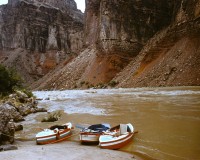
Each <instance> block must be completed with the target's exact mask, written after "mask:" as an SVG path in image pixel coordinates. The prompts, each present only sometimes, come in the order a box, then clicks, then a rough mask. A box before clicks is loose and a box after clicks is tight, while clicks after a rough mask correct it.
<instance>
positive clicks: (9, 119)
mask: <svg viewBox="0 0 200 160" xmlns="http://www.w3.org/2000/svg"><path fill="white" fill-rule="evenodd" d="M37 104H38V102H37V100H36V98H35V97H33V96H31V97H30V96H28V95H27V94H26V93H24V92H22V91H16V92H15V93H13V94H11V95H9V96H8V98H5V99H4V100H2V101H1V102H0V117H1V119H0V151H2V150H10V149H11V150H12V149H16V146H13V145H10V144H13V143H14V141H15V132H16V131H19V130H23V126H22V125H21V124H20V123H19V122H21V121H24V120H25V119H24V117H25V116H27V115H29V114H32V113H37V112H47V110H46V109H44V108H38V107H37Z"/></svg>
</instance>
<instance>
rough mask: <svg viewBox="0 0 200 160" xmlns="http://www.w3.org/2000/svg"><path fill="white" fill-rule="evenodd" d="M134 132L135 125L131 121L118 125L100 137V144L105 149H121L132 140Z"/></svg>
mask: <svg viewBox="0 0 200 160" xmlns="http://www.w3.org/2000/svg"><path fill="white" fill-rule="evenodd" d="M134 133H136V132H134V127H133V125H132V124H130V123H128V124H120V125H117V126H115V127H113V128H111V129H110V130H107V131H106V132H104V134H103V135H101V136H100V137H99V146H100V147H101V148H105V149H120V148H122V147H124V146H125V145H127V144H128V143H129V142H130V141H131V140H132V137H133V135H134Z"/></svg>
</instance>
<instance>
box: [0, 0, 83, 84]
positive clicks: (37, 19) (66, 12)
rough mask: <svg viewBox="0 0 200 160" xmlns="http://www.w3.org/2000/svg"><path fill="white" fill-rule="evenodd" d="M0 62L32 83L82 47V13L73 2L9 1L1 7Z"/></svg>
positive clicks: (53, 0)
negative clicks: (12, 68)
mask: <svg viewBox="0 0 200 160" xmlns="http://www.w3.org/2000/svg"><path fill="white" fill-rule="evenodd" d="M0 22H1V23H0V50H1V51H0V52H1V62H2V63H4V64H5V65H7V66H10V67H14V68H16V69H17V70H18V71H19V72H20V73H21V75H22V76H23V77H24V79H25V81H27V82H33V81H34V80H37V79H38V78H40V77H41V76H43V75H45V74H46V73H48V72H49V71H50V70H52V69H53V68H55V67H56V66H57V65H58V64H59V63H61V62H63V61H64V60H68V59H70V58H71V57H73V56H75V55H77V53H78V52H79V51H80V50H81V49H82V46H83V13H81V11H79V10H78V9H77V6H76V3H75V1H74V0H65V1H64V0H63V1H60V0H59V1H56V0H51V1H42V0H9V2H8V4H7V5H3V6H1V7H0Z"/></svg>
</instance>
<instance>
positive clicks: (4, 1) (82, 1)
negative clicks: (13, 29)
mask: <svg viewBox="0 0 200 160" xmlns="http://www.w3.org/2000/svg"><path fill="white" fill-rule="evenodd" d="M75 1H76V3H77V8H78V9H80V10H81V11H82V12H84V11H85V0H75ZM7 3H8V0H0V5H1V4H7Z"/></svg>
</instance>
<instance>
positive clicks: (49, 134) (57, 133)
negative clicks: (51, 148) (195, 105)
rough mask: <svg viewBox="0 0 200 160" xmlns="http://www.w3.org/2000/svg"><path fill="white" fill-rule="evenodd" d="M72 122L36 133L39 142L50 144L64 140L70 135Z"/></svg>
mask: <svg viewBox="0 0 200 160" xmlns="http://www.w3.org/2000/svg"><path fill="white" fill-rule="evenodd" d="M72 129H73V127H72V124H71V123H70V122H69V123H66V124H63V125H55V126H52V127H50V128H49V129H44V130H43V131H42V132H39V133H37V134H36V143H37V144H50V143H56V142H60V141H63V140H65V139H67V138H69V137H70V135H71V133H72V132H71V130H72Z"/></svg>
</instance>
